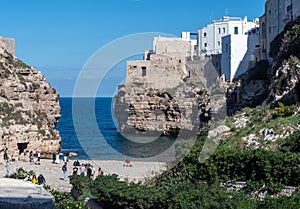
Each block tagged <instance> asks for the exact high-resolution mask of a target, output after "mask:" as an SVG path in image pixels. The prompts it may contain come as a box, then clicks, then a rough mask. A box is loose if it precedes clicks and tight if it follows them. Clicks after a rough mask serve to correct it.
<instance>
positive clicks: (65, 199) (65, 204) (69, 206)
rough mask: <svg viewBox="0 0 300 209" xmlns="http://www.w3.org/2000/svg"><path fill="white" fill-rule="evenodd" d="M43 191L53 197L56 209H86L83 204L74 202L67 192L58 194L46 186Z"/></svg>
mask: <svg viewBox="0 0 300 209" xmlns="http://www.w3.org/2000/svg"><path fill="white" fill-rule="evenodd" d="M45 189H46V190H48V191H49V192H51V194H52V195H53V196H54V199H55V208H56V209H88V208H87V207H85V206H84V204H83V202H80V201H77V200H75V199H74V198H73V197H72V196H71V195H70V194H69V193H68V192H58V191H56V190H54V189H51V187H50V186H47V185H46V186H45Z"/></svg>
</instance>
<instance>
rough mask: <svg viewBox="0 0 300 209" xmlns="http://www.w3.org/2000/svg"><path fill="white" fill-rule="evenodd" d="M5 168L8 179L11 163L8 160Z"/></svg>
mask: <svg viewBox="0 0 300 209" xmlns="http://www.w3.org/2000/svg"><path fill="white" fill-rule="evenodd" d="M5 167H6V176H7V177H8V176H9V161H8V160H6V164H5Z"/></svg>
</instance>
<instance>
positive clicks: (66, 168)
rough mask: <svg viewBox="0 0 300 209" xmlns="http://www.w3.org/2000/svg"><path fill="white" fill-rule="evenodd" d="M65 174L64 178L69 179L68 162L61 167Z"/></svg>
mask: <svg viewBox="0 0 300 209" xmlns="http://www.w3.org/2000/svg"><path fill="white" fill-rule="evenodd" d="M61 169H62V171H63V174H64V180H67V178H68V167H67V162H65V164H64V165H63V166H62V167H61Z"/></svg>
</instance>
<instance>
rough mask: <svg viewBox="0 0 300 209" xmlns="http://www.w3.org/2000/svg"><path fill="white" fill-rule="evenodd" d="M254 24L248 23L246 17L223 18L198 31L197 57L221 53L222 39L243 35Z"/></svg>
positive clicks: (254, 24)
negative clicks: (228, 36)
mask: <svg viewBox="0 0 300 209" xmlns="http://www.w3.org/2000/svg"><path fill="white" fill-rule="evenodd" d="M254 27H256V23H254V22H248V20H247V17H244V18H240V17H228V16H224V17H223V18H222V19H220V20H214V21H213V22H212V23H211V24H209V25H207V26H206V27H204V28H201V29H199V30H198V48H199V49H198V56H199V57H200V56H205V55H212V54H220V53H222V37H224V36H227V35H231V34H232V35H239V34H244V33H246V32H247V31H248V30H250V29H251V28H254Z"/></svg>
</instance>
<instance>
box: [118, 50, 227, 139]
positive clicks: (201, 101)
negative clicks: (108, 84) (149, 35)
mask: <svg viewBox="0 0 300 209" xmlns="http://www.w3.org/2000/svg"><path fill="white" fill-rule="evenodd" d="M213 70H214V67H213V65H212V63H211V62H210V61H209V60H197V61H187V60H185V59H180V58H176V57H168V56H162V55H156V54H153V55H151V57H150V60H144V61H130V62H128V63H127V73H126V82H125V84H124V85H122V86H119V90H118V94H117V95H116V96H115V98H114V99H115V100H114V111H115V117H116V118H117V120H118V125H119V130H120V131H121V132H123V133H128V134H129V135H130V134H139V135H157V134H158V135H165V136H169V135H170V136H176V137H177V136H180V137H183V138H192V137H195V136H196V134H197V131H198V130H199V128H200V127H201V126H202V124H203V123H208V122H209V121H211V119H212V115H213V114H214V113H216V112H218V111H219V109H220V108H221V106H222V105H224V103H225V94H224V93H223V95H222V96H223V100H222V99H220V98H221V97H215V98H214V96H216V95H217V94H219V93H221V92H217V89H219V88H217V86H216V85H215V84H216V83H215V82H216V80H215V78H216V77H217V76H215V75H210V74H213V73H212V71H213ZM207 78H211V79H207ZM209 89H210V90H209ZM212 91H214V92H212ZM212 94H214V95H212ZM221 94H222V93H221ZM220 100H222V104H218V101H220ZM212 104H213V105H212Z"/></svg>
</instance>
